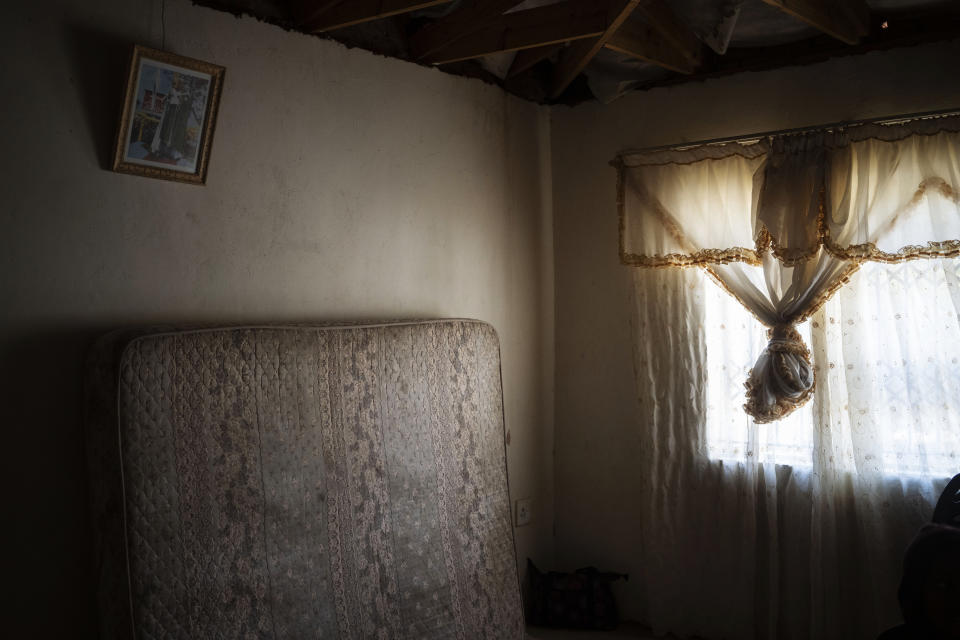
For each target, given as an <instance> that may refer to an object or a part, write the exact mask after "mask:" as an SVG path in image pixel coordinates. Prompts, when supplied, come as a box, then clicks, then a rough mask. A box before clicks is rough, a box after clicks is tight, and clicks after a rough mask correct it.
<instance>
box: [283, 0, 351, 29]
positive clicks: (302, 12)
mask: <svg viewBox="0 0 960 640" xmlns="http://www.w3.org/2000/svg"><path fill="white" fill-rule="evenodd" d="M344 1H345V0H299V1H294V2H292V3H291V4H292V5H293V7H294V9H293V13H294V15H295V16H296V17H297V18H298V20H299V23H300V24H301V25H306V24H310V23H312V22H314V21H316V20H319V19H320V17H321V16H322V15H323V14H324V13H326V12H327V11H329V10H330V9H333V8H334V7H335V6H337V5H338V4H340V3H342V2H344Z"/></svg>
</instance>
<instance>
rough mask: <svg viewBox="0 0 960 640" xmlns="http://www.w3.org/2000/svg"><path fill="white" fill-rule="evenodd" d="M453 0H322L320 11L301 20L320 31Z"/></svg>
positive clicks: (305, 28) (306, 28)
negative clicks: (328, 0)
mask: <svg viewBox="0 0 960 640" xmlns="http://www.w3.org/2000/svg"><path fill="white" fill-rule="evenodd" d="M451 1H452V0H346V1H340V2H321V3H320V4H321V5H324V6H322V7H320V10H319V11H313V12H312V17H311V18H310V19H308V20H307V21H305V22H304V23H303V24H302V27H303V29H304V30H305V31H309V32H311V33H319V32H321V31H333V30H334V29H342V28H343V27H350V26H353V25H355V24H360V23H362V22H370V21H371V20H379V19H381V18H388V17H390V16H396V15H400V14H401V13H409V12H411V11H416V10H418V9H426V8H428V7H435V6H437V5H438V4H447V3H448V2H451Z"/></svg>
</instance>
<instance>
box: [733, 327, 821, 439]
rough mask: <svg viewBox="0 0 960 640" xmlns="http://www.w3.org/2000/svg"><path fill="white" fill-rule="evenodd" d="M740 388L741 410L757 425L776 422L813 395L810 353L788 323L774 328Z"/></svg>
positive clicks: (795, 330)
mask: <svg viewBox="0 0 960 640" xmlns="http://www.w3.org/2000/svg"><path fill="white" fill-rule="evenodd" d="M767 337H768V338H769V342H768V343H767V348H766V349H764V350H763V353H761V354H760V357H759V358H757V363H756V364H755V365H754V367H753V370H752V371H751V372H750V377H749V379H748V380H747V382H746V383H745V385H744V386H746V388H747V402H746V404H745V405H744V406H743V408H744V410H745V411H746V412H747V413H748V414H749V415H750V416H752V417H753V419H754V420H755V421H757V422H759V423H765V422H772V421H774V420H779V419H780V418H782V417H784V416H785V415H787V414H789V413H790V412H792V411H793V410H794V409H796V408H797V407H799V406H801V405H802V404H803V403H804V402H806V401H807V398H808V396H809V395H810V393H811V391H813V382H814V376H813V363H812V360H811V358H810V350H809V349H808V348H807V345H805V344H804V342H803V338H801V337H800V333H799V332H798V331H797V329H796V327H794V326H793V324H792V323H782V324H776V325H774V326H773V327H771V328H770V330H769V331H768V332H767Z"/></svg>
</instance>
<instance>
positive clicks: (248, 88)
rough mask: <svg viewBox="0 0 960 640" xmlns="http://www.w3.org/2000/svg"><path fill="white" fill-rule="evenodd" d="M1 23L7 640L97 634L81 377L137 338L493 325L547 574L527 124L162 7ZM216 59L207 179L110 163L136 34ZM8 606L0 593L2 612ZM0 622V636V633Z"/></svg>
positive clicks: (517, 104) (545, 249) (348, 58)
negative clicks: (259, 327) (237, 330)
mask: <svg viewBox="0 0 960 640" xmlns="http://www.w3.org/2000/svg"><path fill="white" fill-rule="evenodd" d="M164 14H165V15H164V23H165V28H164V29H163V31H164V32H165V33H163V34H161V3H160V2H159V1H150V0H138V1H134V2H129V1H127V0H102V1H100V2H96V3H89V2H81V1H79V0H64V1H61V2H49V3H15V4H14V5H12V6H10V7H8V11H7V14H6V15H5V17H4V20H3V22H2V25H0V34H2V37H0V47H2V48H3V54H4V55H3V58H4V61H5V62H4V65H3V69H2V71H0V76H2V86H3V87H5V91H4V97H3V99H2V101H0V113H2V119H0V132H2V136H0V138H2V140H3V141H4V145H3V146H4V150H5V152H4V153H3V155H2V159H0V175H2V178H0V179H2V183H3V190H2V192H3V207H2V209H0V220H2V229H3V233H2V234H0V293H2V299H3V309H4V312H3V313H2V314H0V371H2V384H3V395H4V429H5V432H6V434H7V439H6V442H5V445H6V446H5V447H4V452H5V456H4V457H5V460H4V465H3V467H4V472H5V478H6V486H7V488H8V496H9V497H8V500H10V502H11V503H12V504H11V506H10V507H8V510H7V514H8V516H10V519H9V520H8V521H7V524H6V526H5V529H7V531H6V533H7V535H9V536H11V537H12V540H11V542H10V543H9V544H8V546H7V547H6V548H7V549H8V551H9V552H10V561H9V562H8V564H7V566H6V569H5V572H4V575H5V581H6V582H7V584H8V586H9V587H11V595H9V596H7V602H6V606H7V607H10V609H11V610H12V611H14V612H15V614H14V616H15V618H14V625H13V627H14V629H16V630H20V631H21V633H16V632H14V633H13V635H12V636H11V637H34V638H45V637H75V638H81V637H89V636H90V635H91V634H92V632H93V629H94V628H95V627H94V609H93V597H92V590H91V584H90V581H91V578H92V568H91V561H90V558H89V556H88V551H89V547H90V542H91V540H90V536H89V532H88V522H87V515H86V472H85V468H84V457H83V447H82V442H83V438H82V425H81V420H80V415H81V404H82V396H81V382H82V361H83V357H84V353H85V350H86V348H87V347H88V345H89V344H90V342H91V341H92V339H93V338H95V337H96V336H97V335H99V334H101V333H103V332H106V331H108V330H111V329H114V328H117V327H124V326H134V325H143V324H153V323H166V322H174V323H182V322H190V323H194V322H216V323H220V322H222V323H241V322H283V321H297V322H309V321H311V320H336V319H383V318H424V317H469V318H478V319H481V320H485V321H487V322H490V323H491V324H493V326H494V327H495V328H496V329H497V331H498V333H499V336H500V340H501V347H502V354H503V356H502V361H503V382H504V398H505V409H506V422H507V428H508V429H509V431H510V442H511V444H510V445H509V447H508V466H509V472H510V483H511V491H512V493H513V497H514V498H521V497H532V498H534V499H535V507H534V511H535V519H534V522H533V524H531V525H530V526H526V527H522V528H519V529H517V532H516V533H517V547H518V558H519V560H520V563H521V566H522V563H523V562H524V561H525V558H526V556H527V555H530V556H532V557H533V558H534V559H536V560H538V561H539V562H541V563H544V564H549V563H550V561H551V559H552V547H551V544H552V537H551V525H552V513H551V508H552V504H553V495H552V481H553V471H552V467H551V464H552V449H553V443H552V424H551V420H552V410H553V397H552V376H553V369H552V361H553V334H552V321H553V299H552V292H553V274H552V271H551V269H552V230H551V225H552V210H551V205H550V197H551V195H552V192H551V185H550V174H549V169H550V166H549V165H550V146H549V133H550V132H549V120H548V116H549V114H548V112H547V111H546V110H545V109H542V108H540V107H537V106H535V105H532V104H528V103H525V102H522V101H520V100H517V99H514V98H511V97H508V96H507V95H506V94H504V93H503V92H502V91H500V90H499V89H497V88H495V87H492V86H488V85H485V84H483V83H481V82H479V81H476V80H467V79H463V78H456V77H453V76H449V75H445V74H443V73H441V72H439V71H436V70H432V69H427V68H423V67H418V66H415V65H412V64H408V63H403V62H400V61H397V60H391V59H386V58H382V57H378V56H375V55H372V54H369V53H367V52H364V51H361V50H348V49H346V48H344V47H342V46H340V45H337V44H334V43H331V42H328V41H323V40H320V39H318V38H313V37H307V36H303V35H298V34H294V33H287V32H284V31H283V30H281V29H278V28H276V27H273V26H270V25H267V24H263V23H260V22H257V21H256V20H253V19H250V18H242V19H237V18H235V17H233V16H231V15H228V14H225V13H219V12H215V11H211V10H208V9H203V8H198V7H195V6H193V5H191V4H190V3H189V2H187V1H186V0H167V2H166V6H165V11H164ZM161 35H163V39H164V40H165V43H164V44H165V48H166V49H167V50H170V51H172V52H174V53H180V54H183V55H187V56H190V57H194V58H199V59H202V60H207V61H210V62H215V63H217V64H221V65H223V66H225V67H226V68H227V72H226V80H225V85H224V91H223V99H222V104H221V109H220V114H219V121H218V123H217V130H216V136H215V139H214V142H213V150H212V157H211V162H210V171H209V176H208V183H207V185H206V186H203V187H199V186H192V185H185V184H177V183H170V182H164V181H160V180H153V179H146V178H141V177H136V176H129V175H120V174H116V173H112V172H111V171H109V170H106V169H105V167H106V166H108V163H109V158H110V154H111V151H112V144H113V139H114V136H115V127H116V123H117V118H118V108H119V103H120V100H121V97H122V91H123V81H124V72H125V66H126V63H127V59H128V56H129V49H130V46H131V45H132V44H133V43H139V44H144V45H147V46H153V47H159V46H160V44H161ZM11 597H12V600H11ZM6 629H7V630H9V625H8V626H6Z"/></svg>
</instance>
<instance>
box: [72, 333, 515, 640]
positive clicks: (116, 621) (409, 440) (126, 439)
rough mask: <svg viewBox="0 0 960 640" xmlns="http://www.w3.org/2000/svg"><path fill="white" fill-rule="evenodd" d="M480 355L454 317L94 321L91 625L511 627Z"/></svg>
mask: <svg viewBox="0 0 960 640" xmlns="http://www.w3.org/2000/svg"><path fill="white" fill-rule="evenodd" d="M499 367H500V361H499V346H498V342H497V337H496V334H495V332H494V330H493V329H492V327H490V326H489V325H487V324H484V323H481V322H476V321H469V320H443V321H429V322H408V323H391V324H371V325H346V326H293V327H280V326H273V327H271V326H266V327H227V328H213V329H211V328H205V329H189V330H163V329H160V330H144V331H124V332H117V333H113V334H109V335H108V336H105V337H104V338H102V339H101V340H99V341H98V343H97V344H96V345H95V347H94V348H93V350H92V352H91V355H90V358H89V362H88V374H87V379H86V399H87V402H86V425H87V440H88V444H89V452H88V459H89V466H90V472H91V495H92V499H93V522H94V526H95V529H96V539H97V545H98V550H97V564H98V601H99V607H100V613H101V630H102V637H104V638H225V639H226V638H229V639H234V638H383V639H384V640H397V639H403V638H411V639H413V638H416V639H418V640H419V639H430V638H459V639H464V640H473V639H477V638H498V639H500V638H522V637H524V632H523V616H522V612H521V604H520V593H519V586H518V580H517V569H516V562H515V554H514V544H513V529H512V526H511V520H510V501H509V494H508V489H507V477H506V465H505V455H504V423H503V404H502V398H501V382H500V368H499Z"/></svg>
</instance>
